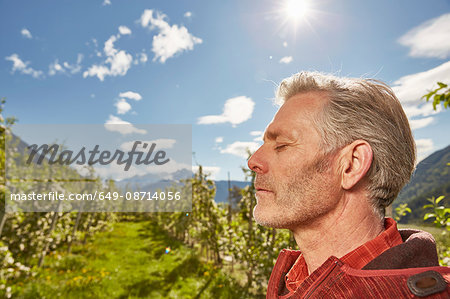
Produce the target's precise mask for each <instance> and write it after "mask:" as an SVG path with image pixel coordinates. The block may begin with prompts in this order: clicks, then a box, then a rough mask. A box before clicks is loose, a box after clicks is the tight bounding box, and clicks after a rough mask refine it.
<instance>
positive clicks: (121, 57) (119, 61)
mask: <svg viewBox="0 0 450 299" xmlns="http://www.w3.org/2000/svg"><path fill="white" fill-rule="evenodd" d="M119 38H120V34H118V35H117V36H116V35H112V36H111V37H110V38H109V39H108V40H107V41H106V42H105V47H104V48H103V52H104V53H105V55H106V57H107V58H106V60H105V61H104V63H103V64H94V65H92V66H91V67H90V68H89V69H88V70H87V71H85V72H84V73H83V78H86V77H93V76H97V77H98V79H99V80H100V81H103V80H104V79H105V76H125V75H126V74H127V72H128V70H129V69H130V67H131V63H132V62H133V57H132V56H131V55H130V54H128V53H127V52H125V51H123V50H120V51H119V50H117V49H116V48H114V42H116V41H117V39H119ZM107 64H109V67H107V66H106V65H107Z"/></svg>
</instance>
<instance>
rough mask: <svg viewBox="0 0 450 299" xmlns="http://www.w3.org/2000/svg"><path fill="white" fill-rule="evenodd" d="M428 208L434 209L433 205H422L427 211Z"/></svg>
mask: <svg viewBox="0 0 450 299" xmlns="http://www.w3.org/2000/svg"><path fill="white" fill-rule="evenodd" d="M428 208H434V206H433V205H424V206H423V209H428Z"/></svg>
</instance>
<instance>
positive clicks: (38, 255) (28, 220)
mask: <svg viewBox="0 0 450 299" xmlns="http://www.w3.org/2000/svg"><path fill="white" fill-rule="evenodd" d="M4 104H5V100H4V99H2V100H1V102H0V133H1V134H0V260H2V261H3V262H2V264H0V266H1V267H0V297H6V298H10V297H11V296H12V294H13V293H14V292H15V291H14V290H15V289H16V288H17V287H18V285H19V284H20V283H22V281H23V280H24V279H25V280H26V279H28V278H30V277H34V276H35V275H36V273H37V268H39V267H43V266H44V265H45V257H46V256H49V255H50V256H51V255H52V254H55V253H56V252H57V251H58V250H59V249H61V248H62V247H65V246H67V245H69V246H70V245H71V244H72V243H74V242H75V241H78V242H85V241H86V238H87V237H88V236H89V235H91V234H92V233H94V232H96V231H98V230H103V229H105V228H107V227H108V226H109V225H110V223H112V222H113V221H114V219H115V215H113V214H106V213H83V212H70V213H69V212H39V213H25V212H23V210H22V209H20V207H19V206H15V205H14V204H13V203H12V205H11V207H12V209H13V210H15V212H13V213H11V212H8V213H7V211H6V206H5V203H6V202H5V200H6V199H5V194H6V191H7V190H13V191H14V192H22V193H29V192H31V191H35V192H36V193H39V192H41V191H43V189H48V190H51V191H53V190H58V191H60V192H64V193H68V192H71V193H74V192H80V191H81V190H84V191H87V190H86V189H84V184H83V183H73V184H71V185H70V184H67V185H63V184H61V183H60V182H58V181H56V180H54V179H53V176H52V175H60V176H61V177H65V175H69V174H70V175H72V177H73V175H74V174H75V173H76V172H75V170H73V169H71V168H70V167H68V166H64V167H61V168H59V169H54V168H51V167H49V165H48V163H43V164H42V165H41V166H39V167H38V166H33V167H26V168H24V167H21V166H20V162H21V161H23V159H25V155H23V152H22V151H21V150H20V149H19V148H18V143H19V142H20V140H19V139H18V138H16V137H13V135H12V133H11V126H12V125H13V124H14V122H15V121H16V120H15V119H14V118H6V119H5V118H3V117H2V116H1V114H2V112H3V107H4ZM6 145H7V146H6ZM6 168H7V170H8V173H7V174H8V180H7V179H6V177H5V171H6ZM19 174H20V175H19ZM22 174H25V175H28V174H31V175H33V177H35V178H50V179H49V181H48V183H40V184H39V183H37V182H36V181H33V180H27V179H26V177H25V176H22ZM10 178H13V179H10ZM12 180H15V181H14V182H15V183H14V184H12V183H11V181H12ZM79 181H80V182H82V181H83V180H82V179H81V180H79ZM92 187H94V186H92ZM109 187H111V186H109ZM7 188H8V189H7ZM94 188H98V190H101V189H104V188H105V186H103V184H101V182H100V180H97V185H96V186H95V187H94ZM48 190H47V191H48Z"/></svg>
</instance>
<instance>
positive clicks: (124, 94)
mask: <svg viewBox="0 0 450 299" xmlns="http://www.w3.org/2000/svg"><path fill="white" fill-rule="evenodd" d="M119 97H121V98H127V99H130V100H135V101H140V100H142V96H141V95H140V94H138V93H137V92H133V91H126V92H121V93H119Z"/></svg>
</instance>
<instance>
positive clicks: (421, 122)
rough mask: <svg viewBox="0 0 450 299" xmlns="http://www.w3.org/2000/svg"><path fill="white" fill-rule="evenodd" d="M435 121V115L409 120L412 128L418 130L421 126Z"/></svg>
mask: <svg viewBox="0 0 450 299" xmlns="http://www.w3.org/2000/svg"><path fill="white" fill-rule="evenodd" d="M433 121H434V117H426V118H420V119H413V120H410V121H409V125H410V126H411V130H417V129H420V128H424V127H426V126H428V125H429V124H431V123H432V122H433Z"/></svg>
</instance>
